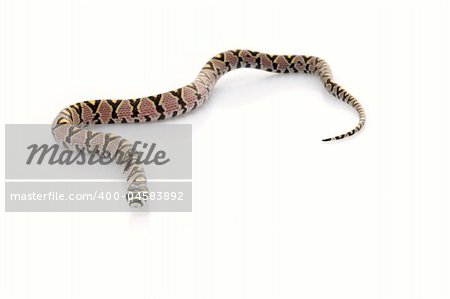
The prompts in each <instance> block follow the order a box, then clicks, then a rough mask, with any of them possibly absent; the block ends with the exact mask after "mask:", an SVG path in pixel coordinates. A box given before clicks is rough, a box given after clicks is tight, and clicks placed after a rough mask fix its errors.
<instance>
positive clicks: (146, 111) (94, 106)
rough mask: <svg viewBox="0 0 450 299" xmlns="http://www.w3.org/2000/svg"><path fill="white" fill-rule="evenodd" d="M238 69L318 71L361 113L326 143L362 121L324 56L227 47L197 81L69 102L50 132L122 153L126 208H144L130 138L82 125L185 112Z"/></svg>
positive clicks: (71, 144) (76, 145)
mask: <svg viewBox="0 0 450 299" xmlns="http://www.w3.org/2000/svg"><path fill="white" fill-rule="evenodd" d="M240 68H252V69H259V70H263V71H266V72H273V73H280V74H289V73H306V74H313V75H316V76H318V77H319V78H320V80H321V81H322V83H323V86H324V87H325V89H326V90H327V91H328V92H329V93H330V94H331V95H333V96H334V97H335V98H337V99H339V100H341V101H343V102H345V103H347V104H349V105H350V106H351V107H353V108H354V110H356V112H357V113H358V116H359V121H358V123H357V125H356V126H355V127H354V128H353V129H352V130H350V131H348V132H347V133H345V134H341V135H337V136H335V137H332V138H325V139H323V140H322V141H324V142H328V141H333V140H340V139H344V138H346V137H349V136H352V135H354V134H355V133H357V132H358V131H360V130H361V129H362V128H363V126H364V124H365V121H366V114H365V112H364V109H363V107H362V105H361V104H360V103H359V101H358V100H357V99H356V98H355V97H354V96H352V95H351V94H350V93H348V92H347V91H346V90H345V89H344V88H343V87H341V86H340V85H339V84H338V83H336V82H335V81H334V80H333V75H332V72H331V69H330V67H329V65H328V63H327V62H326V61H325V60H323V59H322V58H319V57H315V56H307V55H271V54H267V53H261V52H257V51H251V50H244V49H238V50H229V51H225V52H222V53H219V54H217V55H216V56H214V57H213V58H211V59H210V60H209V61H208V62H207V63H206V64H205V65H204V66H203V67H202V69H201V70H200V72H199V73H198V75H197V77H196V78H195V80H194V81H192V82H191V83H189V84H187V85H185V86H183V87H181V88H178V89H175V90H171V91H168V92H165V93H161V94H157V95H153V96H147V97H142V98H134V99H124V100H115V99H102V100H89V101H82V102H78V103H75V104H73V105H70V106H69V107H66V108H64V109H63V110H61V111H60V112H59V113H58V114H57V116H56V118H55V120H54V121H53V124H52V134H53V136H54V138H55V140H56V142H57V143H59V144H61V145H63V146H64V147H65V148H67V149H70V150H72V151H86V152H89V153H94V154H98V155H107V156H112V157H119V156H120V157H126V159H125V161H126V162H125V163H124V162H122V164H123V165H122V166H123V172H124V174H125V176H126V180H127V186H128V187H127V196H126V199H127V202H128V205H129V206H130V207H137V208H139V207H142V206H143V205H144V203H145V202H146V200H147V198H148V194H149V191H148V188H147V178H146V174H145V171H144V168H143V165H142V164H141V163H140V161H139V158H138V154H137V153H136V151H135V150H133V145H132V143H131V142H130V141H128V140H127V139H125V138H123V137H121V136H117V135H115V134H112V133H103V132H94V131H91V130H88V129H86V127H87V126H89V125H95V124H118V123H141V122H155V121H159V120H163V119H169V118H172V117H176V116H180V115H183V114H185V113H188V112H190V111H192V110H195V109H197V108H198V107H200V106H201V105H203V104H204V103H205V102H206V101H207V100H208V99H209V98H210V95H211V93H212V92H213V90H214V87H215V85H216V83H217V81H218V80H219V79H220V78H221V77H222V76H223V75H225V74H226V73H228V72H230V71H232V70H235V69H240ZM280 109H281V108H280Z"/></svg>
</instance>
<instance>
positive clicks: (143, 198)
mask: <svg viewBox="0 0 450 299" xmlns="http://www.w3.org/2000/svg"><path fill="white" fill-rule="evenodd" d="M148 198H149V192H148V189H147V184H146V182H134V183H132V184H130V185H129V186H128V192H127V201H128V205H129V206H130V207H131V208H142V207H143V206H144V204H145V203H146V202H147V200H148Z"/></svg>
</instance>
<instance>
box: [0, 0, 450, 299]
mask: <svg viewBox="0 0 450 299" xmlns="http://www.w3.org/2000/svg"><path fill="white" fill-rule="evenodd" d="M0 9H1V16H0V18H1V22H0V24H1V40H0V42H1V48H0V50H1V56H0V61H1V81H0V83H1V95H0V98H1V104H2V106H1V114H2V118H3V120H2V122H4V123H50V122H51V121H52V120H53V118H54V117H55V115H56V114H57V113H58V111H59V110H60V109H62V108H64V107H65V106H67V105H69V104H72V103H74V102H76V101H79V100H87V99H98V98H133V97H141V96H147V95H152V94H156V93H160V92H164V91H167V90H170V89H173V88H176V87H180V86H183V85H185V84H187V83H189V82H191V81H192V80H193V79H194V77H195V76H196V74H197V72H198V71H199V69H200V68H201V67H202V66H203V64H204V63H205V62H206V61H207V60H208V59H209V58H210V57H212V56H213V55H215V54H217V53H219V52H221V51H225V50H228V49H234V48H247V49H252V50H258V51H263V52H268V53H273V54H309V55H316V56H320V57H323V58H325V59H326V60H327V61H328V62H329V64H330V66H331V68H332V69H333V72H334V75H335V79H336V81H337V82H339V83H340V84H342V85H343V86H344V87H346V88H347V89H348V90H349V91H350V92H351V93H352V94H353V95H355V96H356V97H357V98H359V99H360V101H361V103H362V104H363V105H364V107H365V109H366V112H367V120H368V122H367V126H366V127H365V129H364V130H363V131H362V132H361V133H359V134H357V135H356V136H354V137H352V138H349V139H348V140H344V141H342V142H334V143H329V144H325V143H322V142H321V141H320V140H321V139H322V138H325V137H331V136H332V135H335V134H340V133H344V132H345V131H347V130H349V129H351V128H352V127H353V126H354V125H355V124H356V122H357V116H356V114H355V113H354V111H353V110H352V109H351V108H350V107H348V106H347V105H345V104H343V103H341V102H338V101H336V100H335V99H334V98H333V97H331V96H330V95H328V94H327V93H326V92H325V90H324V89H323V87H322V86H321V84H320V82H319V80H318V79H317V78H315V77H312V76H308V75H295V76H287V75H286V76H283V75H276V74H269V73H263V72H260V71H255V70H239V71H235V72H233V73H230V74H228V75H226V76H225V77H224V78H222V79H221V80H220V82H219V83H218V85H217V89H216V90H215V92H214V94H213V96H212V98H211V99H210V101H209V102H208V103H207V104H206V105H205V106H203V107H202V108H201V109H199V110H198V111H195V112H194V113H192V114H190V115H187V116H185V117H182V118H179V119H174V120H172V121H169V122H170V123H191V124H192V125H193V192H194V194H193V195H194V198H193V212H192V213H151V214H145V215H136V214H133V215H132V214H127V213H118V214H114V213H74V214H71V213H61V214H59V213H44V214H39V213H28V214H27V213H5V212H2V213H1V214H0V215H1V216H0V217H1V221H0V228H1V230H0V234H1V238H0V242H1V255H0V258H1V264H0V269H1V276H2V277H1V286H0V289H1V291H2V293H3V294H1V295H0V297H1V298H8V299H9V298H208V299H209V298H233V299H234V298H236V299H237V298H327V299H329V298H346V299H349V298H358V299H361V298H396V299H398V298H436V299H438V298H449V297H450V220H449V216H450V203H449V202H448V201H449V199H450V187H449V186H448V184H449V182H450V181H449V179H450V175H449V169H450V158H449V157H448V153H449V150H450V147H449V141H448V136H449V134H450V130H449V129H450V125H449V123H448V122H447V120H446V118H447V117H448V115H449V112H450V111H449V108H450V106H449V104H448V102H449V101H450V99H449V92H448V85H449V82H448V81H449V75H448V72H449V71H448V70H449V58H448V53H449V50H450V48H449V43H448V37H449V29H450V28H449V26H450V22H449V21H448V18H449V13H450V9H449V4H448V1H444V0H441V1H439V0H436V1H425V0H423V1H412V0H403V1H400V0H393V1H387V0H386V1H381V0H378V1H356V0H355V1H350V0H348V1H298V0H297V1H234V0H226V1H212V0H209V1H207V0H204V1H199V0H196V1H194V0H191V1H181V0H179V1H148V0H147V1H144V0H142V1H137V0H128V1H92V0H91V1H88V0H78V1H75V0H73V1H65V0H64V1H62V0H58V1H57V0H55V1H50V0H41V1H31V0H30V1H24V0H14V1H13V0H9V1H8V0H2V1H1V7H0ZM144 125H148V126H151V124H144ZM132 127H133V125H131V126H130V130H132ZM1 130H2V134H4V128H3V127H2V129H1ZM18 138H20V136H18ZM2 140H4V137H3V136H2ZM2 153H3V148H2ZM2 163H3V162H2ZM1 173H2V174H1V175H2V177H3V178H4V172H1ZM2 187H3V186H2ZM2 192H3V191H2Z"/></svg>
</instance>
